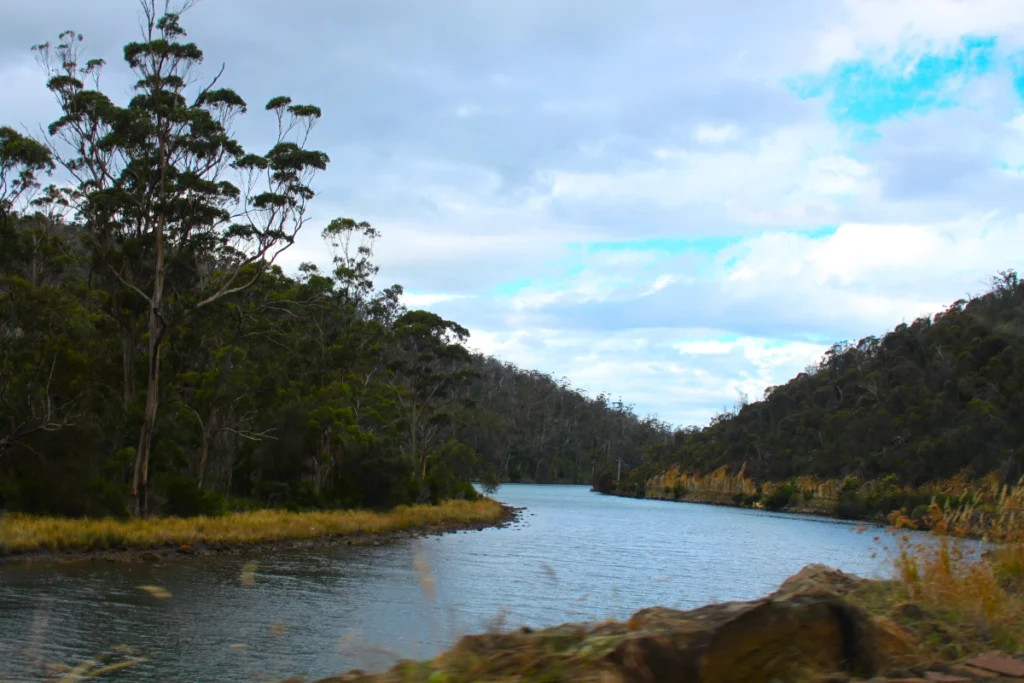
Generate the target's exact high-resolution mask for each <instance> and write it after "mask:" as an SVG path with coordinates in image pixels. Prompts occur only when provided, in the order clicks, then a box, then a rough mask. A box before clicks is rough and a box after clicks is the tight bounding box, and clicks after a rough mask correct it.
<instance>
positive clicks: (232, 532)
mask: <svg viewBox="0 0 1024 683" xmlns="http://www.w3.org/2000/svg"><path fill="white" fill-rule="evenodd" d="M520 511H521V510H520V509H518V508H513V507H510V506H507V505H503V504H501V503H499V502H497V501H495V500H491V499H489V498H484V499H481V500H477V501H464V500H450V501H446V502H444V503H442V504H440V505H416V506H403V507H399V508H396V509H395V510H392V511H390V512H370V511H365V510H332V511H314V512H288V511H284V510H259V511H255V512H241V513H234V514H230V515H225V516H223V517H190V518H176V517H175V518H151V519H145V520H141V519H133V520H116V519H65V518H54V517H32V516H25V515H6V516H4V517H2V518H0V563H2V562H12V561H14V562H23V561H31V560H39V559H48V560H58V561H71V560H81V559H102V560H111V561H154V560H160V559H167V558H172V557H194V556H197V555H209V554H214V553H228V554H239V553H247V552H253V551H258V550H265V549H281V548H308V547H317V546H321V545H329V544H334V543H339V542H347V543H350V544H361V543H381V542H385V541H388V540H396V539H400V538H410V537H417V536H428V535H438V534H444V533H451V532H455V531H470V530H478V529H485V528H493V527H503V526H507V525H509V524H511V523H513V522H514V521H515V520H516V519H517V518H518V515H519V513H520Z"/></svg>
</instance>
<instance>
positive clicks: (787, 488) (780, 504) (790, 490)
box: [762, 484, 798, 510]
mask: <svg viewBox="0 0 1024 683" xmlns="http://www.w3.org/2000/svg"><path fill="white" fill-rule="evenodd" d="M797 495H798V492H797V490H796V487H795V486H793V485H792V484H784V485H783V486H778V487H776V488H775V490H773V491H772V492H771V493H770V494H769V495H767V496H765V498H764V500H763V501H762V503H763V504H764V507H765V509H767V510H781V509H782V508H784V507H786V506H787V505H789V504H790V502H791V501H793V500H794V499H795V498H796V497H797Z"/></svg>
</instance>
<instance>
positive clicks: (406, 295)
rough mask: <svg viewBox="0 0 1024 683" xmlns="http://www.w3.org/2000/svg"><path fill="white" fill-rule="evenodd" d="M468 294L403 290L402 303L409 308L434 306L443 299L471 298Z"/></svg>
mask: <svg viewBox="0 0 1024 683" xmlns="http://www.w3.org/2000/svg"><path fill="white" fill-rule="evenodd" d="M471 298H473V297H471V296H468V295H458V294H417V293H414V292H402V297H401V299H402V304H404V305H405V306H406V307H407V308H422V307H424V306H432V305H434V304H439V303H441V302H443V301H454V300H456V299H471Z"/></svg>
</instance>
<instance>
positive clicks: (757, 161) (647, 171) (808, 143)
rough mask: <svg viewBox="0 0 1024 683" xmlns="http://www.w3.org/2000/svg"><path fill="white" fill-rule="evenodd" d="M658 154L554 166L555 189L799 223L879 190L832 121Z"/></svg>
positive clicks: (828, 215)
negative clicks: (737, 146)
mask: <svg viewBox="0 0 1024 683" xmlns="http://www.w3.org/2000/svg"><path fill="white" fill-rule="evenodd" d="M655 156H656V157H657V158H658V159H659V162H658V163H656V164H648V165H646V167H634V168H630V169H626V170H624V171H622V172H619V173H608V172H593V173H583V172H571V171H555V172H552V173H551V174H550V179H551V186H552V190H551V192H552V196H553V197H554V198H557V199H562V200H573V201H588V200H593V199H595V198H601V199H605V200H606V199H608V198H618V199H623V200H631V201H645V202H656V203H658V204H660V205H663V206H667V207H673V208H677V209H681V208H684V207H687V206H693V205H717V206H720V207H723V208H724V209H725V210H726V211H727V212H728V214H729V215H730V216H731V217H732V218H733V219H734V220H736V221H744V222H748V223H751V224H755V225H772V224H774V225H779V226H786V227H793V226H794V225H807V224H821V223H823V222H826V223H827V222H830V221H832V220H836V219H837V218H839V211H840V208H841V206H840V204H839V203H838V202H840V201H842V200H844V199H846V198H850V197H862V198H869V199H873V197H874V196H875V195H877V193H878V191H879V190H878V181H877V180H876V179H875V177H874V174H873V171H872V169H871V168H870V167H868V166H867V165H866V164H864V163H861V162H859V161H857V160H855V159H853V158H852V157H850V156H849V155H848V154H846V153H845V152H844V150H843V145H842V142H841V140H840V138H839V137H838V135H837V132H836V130H835V128H834V127H832V126H831V125H826V124H813V125H805V126H794V127H787V128H781V129H778V130H774V131H772V132H770V133H768V134H766V135H764V136H763V137H761V138H760V140H759V141H758V143H757V145H756V146H755V147H753V148H752V149H749V150H729V151H704V150H697V151H695V150H691V149H687V148H680V149H672V148H664V147H663V148H659V149H657V150H655Z"/></svg>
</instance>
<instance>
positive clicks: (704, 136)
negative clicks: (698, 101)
mask: <svg viewBox="0 0 1024 683" xmlns="http://www.w3.org/2000/svg"><path fill="white" fill-rule="evenodd" d="M739 136H740V129H739V128H737V127H736V126H734V125H732V124H731V123H726V124H722V125H715V124H711V123H702V124H700V125H699V126H697V129H696V130H695V131H694V132H693V139H694V140H696V141H697V142H705V143H711V144H715V143H719V142H728V141H729V140H735V139H736V138H738V137H739Z"/></svg>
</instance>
